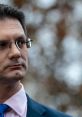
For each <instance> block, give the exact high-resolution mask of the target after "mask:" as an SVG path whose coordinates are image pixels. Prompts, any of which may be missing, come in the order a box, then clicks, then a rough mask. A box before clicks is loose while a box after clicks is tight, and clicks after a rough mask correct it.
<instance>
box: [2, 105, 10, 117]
mask: <svg viewBox="0 0 82 117" xmlns="http://www.w3.org/2000/svg"><path fill="white" fill-rule="evenodd" d="M8 108H9V106H8V105H6V104H0V117H4V113H5V112H6V111H7V110H8Z"/></svg>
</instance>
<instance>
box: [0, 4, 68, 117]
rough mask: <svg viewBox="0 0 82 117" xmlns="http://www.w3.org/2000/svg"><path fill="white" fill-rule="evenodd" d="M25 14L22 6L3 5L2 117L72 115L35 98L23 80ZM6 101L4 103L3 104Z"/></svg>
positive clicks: (26, 45)
mask: <svg viewBox="0 0 82 117" xmlns="http://www.w3.org/2000/svg"><path fill="white" fill-rule="evenodd" d="M30 46H31V40H30V39H29V38H28V37H27V33H26V26H25V17H24V14H23V13H22V12H21V11H19V10H18V9H15V8H12V7H10V6H7V5H2V4H0V111H1V110H3V108H4V106H7V105H8V106H7V109H6V110H4V111H5V112H0V117H3V114H4V116H5V117H69V116H68V115H65V114H63V113H61V112H57V111H54V110H52V109H50V108H47V107H45V106H43V105H41V104H38V103H37V102H35V101H33V100H32V99H31V98H30V97H29V96H27V94H26V93H25V90H24V87H23V85H22V84H21V82H20V81H21V80H22V79H23V78H24V77H25V74H26V71H27V69H28V48H29V47H30ZM3 104H4V105H3Z"/></svg>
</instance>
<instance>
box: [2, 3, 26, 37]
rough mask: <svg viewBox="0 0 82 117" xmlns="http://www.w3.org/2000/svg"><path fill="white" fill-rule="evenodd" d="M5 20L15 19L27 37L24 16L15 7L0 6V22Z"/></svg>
mask: <svg viewBox="0 0 82 117" xmlns="http://www.w3.org/2000/svg"><path fill="white" fill-rule="evenodd" d="M5 18H13V19H17V20H18V21H19V22H20V24H21V25H22V27H23V29H24V32H25V34H26V35H27V31H26V25H25V15H24V13H23V12H22V11H21V10H19V9H17V8H16V7H11V6H9V5H5V4H0V20H3V19H5Z"/></svg>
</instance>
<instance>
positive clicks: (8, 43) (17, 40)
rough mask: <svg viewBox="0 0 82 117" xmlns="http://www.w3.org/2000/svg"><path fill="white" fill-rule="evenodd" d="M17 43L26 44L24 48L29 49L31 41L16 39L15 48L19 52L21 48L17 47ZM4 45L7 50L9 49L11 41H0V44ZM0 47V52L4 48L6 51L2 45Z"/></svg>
mask: <svg viewBox="0 0 82 117" xmlns="http://www.w3.org/2000/svg"><path fill="white" fill-rule="evenodd" d="M19 42H21V43H22V44H26V47H27V48H31V45H32V44H31V42H32V39H30V38H28V39H27V40H24V39H23V40H20V39H16V40H15V42H14V43H15V45H16V47H17V48H18V49H19V50H21V47H20V45H19ZM1 43H2V44H6V47H8V48H10V47H11V44H12V43H13V42H12V41H10V40H0V44H1ZM1 46H3V47H0V50H3V48H5V49H7V48H6V47H5V46H4V45H1Z"/></svg>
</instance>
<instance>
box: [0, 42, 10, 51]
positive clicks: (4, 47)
mask: <svg viewBox="0 0 82 117" xmlns="http://www.w3.org/2000/svg"><path fill="white" fill-rule="evenodd" d="M8 45H9V42H8V41H0V49H6V48H7V47H8Z"/></svg>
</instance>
